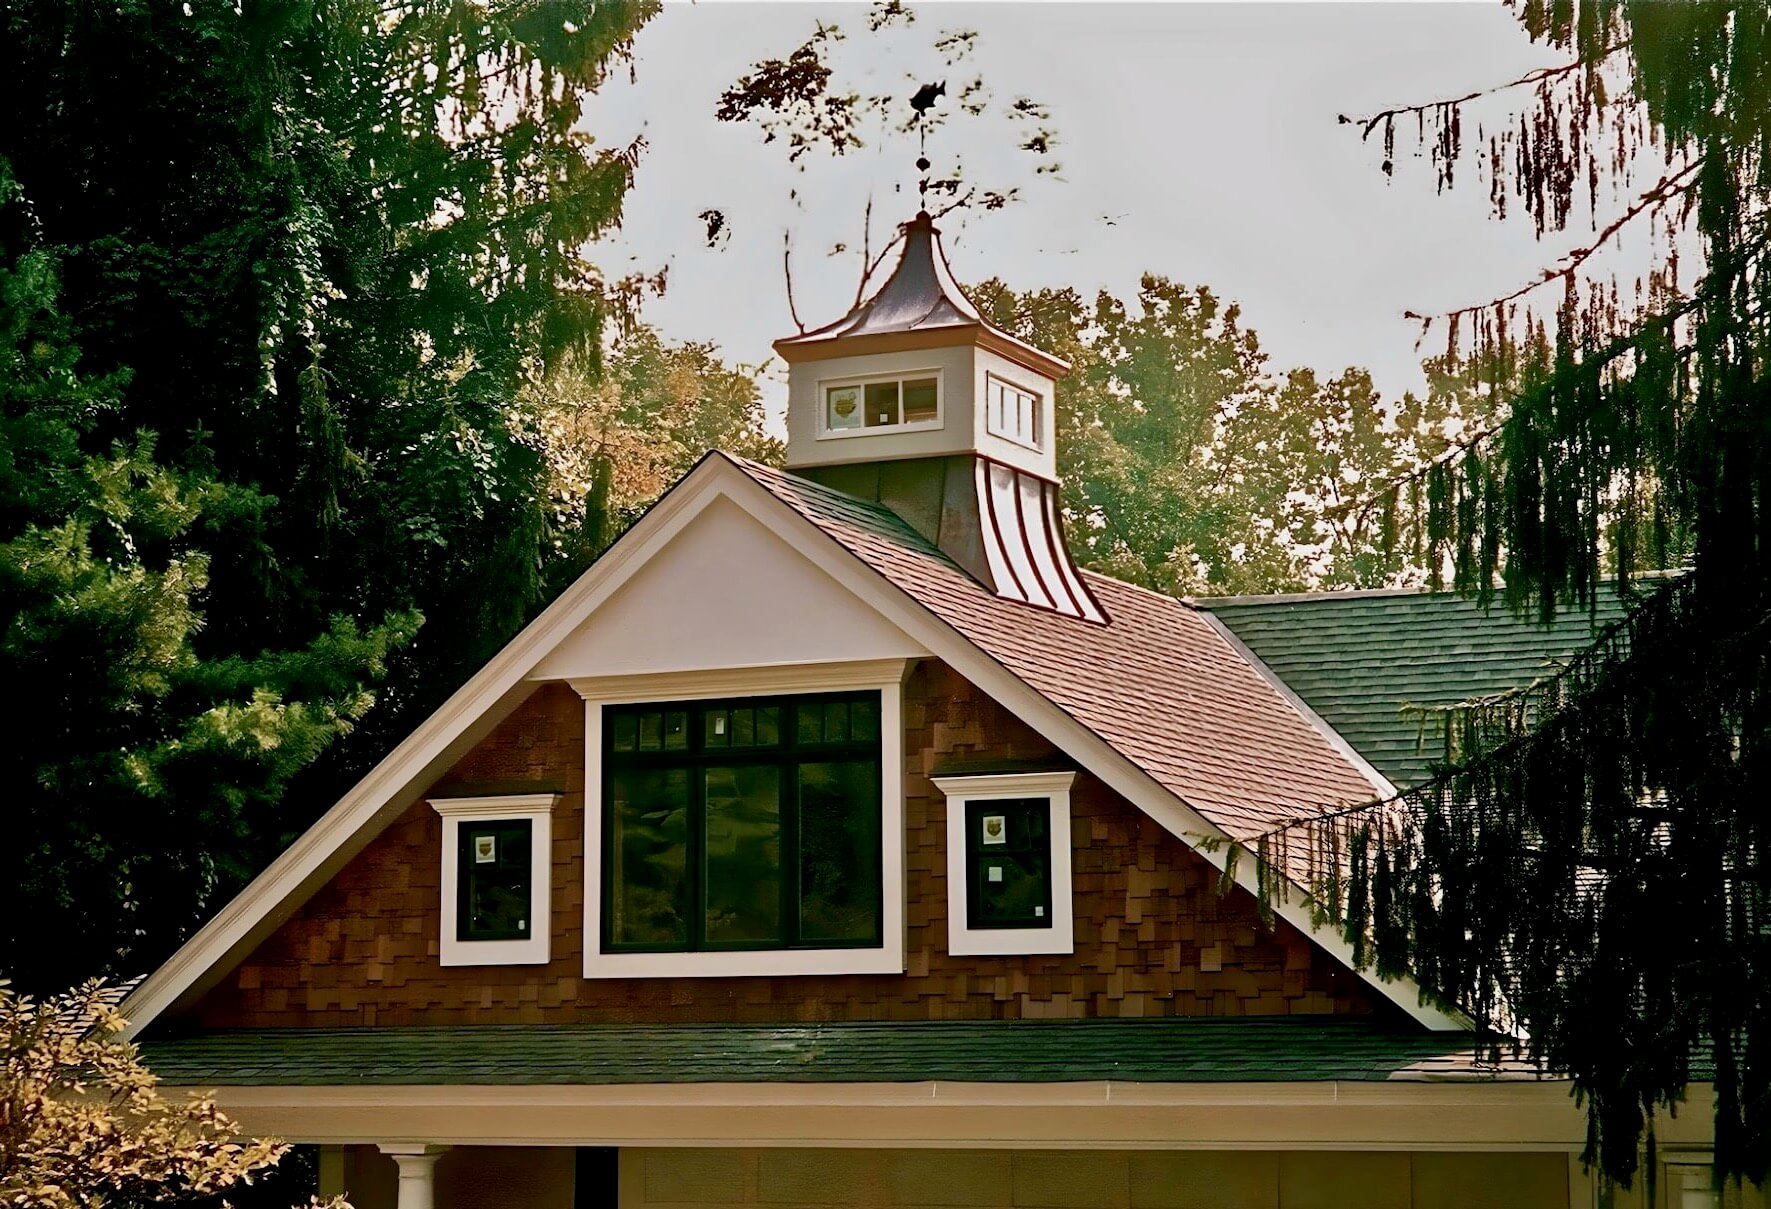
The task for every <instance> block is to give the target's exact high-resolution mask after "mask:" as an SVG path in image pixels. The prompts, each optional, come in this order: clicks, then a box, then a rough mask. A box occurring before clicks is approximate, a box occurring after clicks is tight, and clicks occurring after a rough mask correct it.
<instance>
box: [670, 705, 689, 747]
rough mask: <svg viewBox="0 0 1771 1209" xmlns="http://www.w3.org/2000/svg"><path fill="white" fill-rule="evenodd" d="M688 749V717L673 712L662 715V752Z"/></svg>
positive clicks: (679, 711)
mask: <svg viewBox="0 0 1771 1209" xmlns="http://www.w3.org/2000/svg"><path fill="white" fill-rule="evenodd" d="M688 749H689V715H687V714H685V713H683V712H682V711H681V710H675V711H672V712H671V713H668V714H665V715H664V750H665V751H687V750H688Z"/></svg>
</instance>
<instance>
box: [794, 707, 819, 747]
mask: <svg viewBox="0 0 1771 1209" xmlns="http://www.w3.org/2000/svg"><path fill="white" fill-rule="evenodd" d="M794 712H795V713H797V714H798V715H799V741H800V742H801V743H822V742H824V707H823V706H822V705H820V704H819V703H818V702H816V701H801V702H800V703H799V704H798V705H796V706H794Z"/></svg>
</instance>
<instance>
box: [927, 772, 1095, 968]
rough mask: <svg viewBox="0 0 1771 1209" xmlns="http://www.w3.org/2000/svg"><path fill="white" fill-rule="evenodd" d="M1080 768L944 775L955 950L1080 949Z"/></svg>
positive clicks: (939, 780)
mask: <svg viewBox="0 0 1771 1209" xmlns="http://www.w3.org/2000/svg"><path fill="white" fill-rule="evenodd" d="M1075 779H1076V774H1075V773H1074V772H1068V771H1059V772H1005V773H976V774H972V775H968V776H952V777H935V778H934V782H935V787H936V788H937V789H939V790H940V791H941V792H942V793H943V794H945V795H946V797H947V894H948V902H947V951H948V953H950V954H952V955H954V956H982V955H998V956H1002V955H1014V954H1032V953H1073V952H1075V949H1076V937H1075V904H1074V902H1073V901H1072V898H1073V892H1072V889H1071V864H1072V861H1071V856H1072V854H1071V846H1072V844H1073V843H1075V842H1076V841H1075V839H1074V838H1073V836H1072V834H1071V827H1070V787H1071V785H1072V783H1073V782H1074V781H1075Z"/></svg>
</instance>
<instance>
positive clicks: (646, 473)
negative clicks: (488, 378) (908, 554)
mask: <svg viewBox="0 0 1771 1209" xmlns="http://www.w3.org/2000/svg"><path fill="white" fill-rule="evenodd" d="M523 403H524V421H523V422H524V424H525V426H526V428H527V431H528V432H530V433H531V434H532V435H533V438H534V439H535V441H536V442H537V443H538V445H539V447H540V449H541V450H542V453H543V455H544V457H545V458H546V462H547V467H548V476H549V480H548V481H549V488H548V490H549V494H550V496H551V498H552V499H553V501H554V506H555V508H556V510H557V512H556V517H557V519H556V521H555V524H554V529H555V531H556V532H557V533H559V534H561V535H562V536H561V538H560V541H561V550H560V554H561V555H562V557H561V558H560V559H559V561H558V562H557V563H556V564H555V566H554V568H553V573H554V575H555V576H556V578H559V579H561V580H564V579H568V578H570V577H571V576H573V575H576V574H577V572H579V571H581V570H583V568H584V566H585V565H587V564H588V562H589V560H590V559H592V558H594V557H596V555H598V554H600V553H601V552H602V551H603V549H604V548H605V547H607V546H608V545H609V543H610V542H612V541H613V540H614V539H615V538H616V537H618V536H619V535H620V534H621V532H622V531H623V530H625V529H626V528H627V526H628V525H630V524H632V523H633V522H634V521H635V520H637V519H638V518H639V516H640V514H641V513H643V512H644V511H645V509H646V507H647V506H649V505H650V504H651V503H652V501H653V500H655V499H657V498H658V496H659V495H661V494H662V493H663V492H664V490H665V488H667V487H669V486H670V485H671V484H672V483H674V482H676V480H677V479H679V478H681V477H682V476H683V475H684V474H685V473H687V472H688V470H689V468H690V467H691V466H693V465H694V464H695V462H696V461H697V460H699V459H700V458H701V456H702V455H703V454H705V453H706V452H707V451H708V450H710V449H723V450H726V451H727V452H729V453H735V454H738V455H739V456H740V457H748V458H754V459H756V460H758V461H762V462H768V463H770V464H779V463H780V462H781V460H782V458H783V457H784V456H785V454H786V450H785V448H784V447H783V445H782V443H781V441H780V440H779V439H778V438H776V437H774V436H772V435H770V434H769V433H768V432H767V431H766V428H765V421H764V416H763V406H762V392H761V389H760V388H759V386H758V383H757V377H756V375H755V373H753V372H751V371H749V370H746V369H744V368H740V367H734V366H730V365H727V364H726V363H725V362H724V361H723V360H722V359H721V358H720V354H719V350H718V349H717V348H716V347H715V346H713V345H712V344H708V343H698V342H689V343H673V342H670V341H667V340H665V339H663V338H662V337H660V336H659V335H658V333H657V332H655V331H654V330H652V329H651V328H648V327H643V326H641V327H637V328H635V329H634V330H632V331H631V332H629V333H628V334H626V335H625V336H623V337H622V338H621V339H620V340H619V341H617V342H616V343H615V345H614V347H613V348H612V349H611V350H610V352H609V353H608V354H607V356H606V357H605V358H604V360H603V363H602V365H601V366H600V367H599V368H596V369H592V368H590V367H588V366H586V365H585V364H584V363H583V362H582V361H581V360H579V359H577V358H571V359H568V360H566V361H564V362H562V363H561V364H560V365H559V366H558V367H556V369H555V370H554V371H552V372H550V373H549V374H548V375H547V376H546V377H545V378H543V379H542V380H541V381H540V382H538V383H536V384H535V385H534V386H533V387H531V388H529V389H528V390H527V391H526V392H525V394H524V398H523Z"/></svg>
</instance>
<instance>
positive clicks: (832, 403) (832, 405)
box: [824, 386, 861, 432]
mask: <svg viewBox="0 0 1771 1209" xmlns="http://www.w3.org/2000/svg"><path fill="white" fill-rule="evenodd" d="M824 403H825V412H824V427H826V428H828V429H830V430H831V431H833V432H840V431H841V430H842V429H845V428H859V427H861V388H860V387H859V386H833V387H831V388H830V389H829V390H828V391H826V392H825V394H824Z"/></svg>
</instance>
